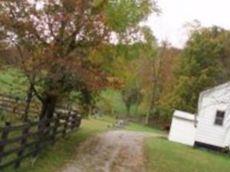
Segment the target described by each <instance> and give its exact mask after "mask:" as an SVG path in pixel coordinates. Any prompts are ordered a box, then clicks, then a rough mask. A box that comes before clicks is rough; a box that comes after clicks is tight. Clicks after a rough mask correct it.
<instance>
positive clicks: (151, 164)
mask: <svg viewBox="0 0 230 172" xmlns="http://www.w3.org/2000/svg"><path fill="white" fill-rule="evenodd" d="M145 146H146V154H147V156H148V157H147V158H148V163H147V167H148V171H149V172H227V171H230V157H227V156H224V155H222V154H217V153H213V152H207V151H201V150H198V149H194V148H190V147H187V146H184V145H180V144H176V143H172V142H169V141H167V140H166V139H160V138H149V139H147V141H146V145H145Z"/></svg>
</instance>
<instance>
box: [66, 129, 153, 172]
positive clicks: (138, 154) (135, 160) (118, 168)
mask: <svg viewBox="0 0 230 172" xmlns="http://www.w3.org/2000/svg"><path fill="white" fill-rule="evenodd" d="M148 136H150V135H149V134H146V133H140V132H130V131H109V132H107V133H104V134H101V135H98V136H94V137H92V138H90V139H88V140H86V141H85V142H84V143H82V144H81V146H80V147H78V151H77V155H76V157H75V159H74V160H72V162H69V163H68V164H67V165H66V167H64V169H62V170H61V172H145V171H146V170H145V161H146V159H145V155H144V150H143V143H144V138H145V137H148Z"/></svg>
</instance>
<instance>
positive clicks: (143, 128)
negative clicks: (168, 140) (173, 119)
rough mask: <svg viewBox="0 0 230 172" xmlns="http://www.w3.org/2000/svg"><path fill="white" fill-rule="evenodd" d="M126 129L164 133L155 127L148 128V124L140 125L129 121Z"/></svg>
mask: <svg viewBox="0 0 230 172" xmlns="http://www.w3.org/2000/svg"><path fill="white" fill-rule="evenodd" d="M126 130H130V131H140V132H150V133H157V134H165V133H164V132H163V131H160V130H158V129H155V128H150V127H148V126H144V125H140V124H137V123H130V124H129V125H128V126H127V127H126Z"/></svg>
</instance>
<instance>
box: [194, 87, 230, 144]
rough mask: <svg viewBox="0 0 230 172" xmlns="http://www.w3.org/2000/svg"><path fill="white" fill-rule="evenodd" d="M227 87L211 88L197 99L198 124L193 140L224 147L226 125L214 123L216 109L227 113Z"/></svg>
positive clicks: (228, 96) (229, 96) (226, 114)
mask: <svg viewBox="0 0 230 172" xmlns="http://www.w3.org/2000/svg"><path fill="white" fill-rule="evenodd" d="M228 90H229V88H225V87H224V88H221V89H213V90H212V91H209V92H207V93H206V94H204V95H202V97H201V98H200V101H199V109H198V110H199V111H198V114H199V116H198V125H197V131H196V137H195V140H196V141H198V142H202V143H206V144H209V145H213V146H218V147H225V139H226V127H224V125H223V126H218V125H215V124H214V121H215V118H216V112H217V110H222V111H225V119H227V118H228V114H229V103H230V101H229V99H230V92H229V91H228Z"/></svg>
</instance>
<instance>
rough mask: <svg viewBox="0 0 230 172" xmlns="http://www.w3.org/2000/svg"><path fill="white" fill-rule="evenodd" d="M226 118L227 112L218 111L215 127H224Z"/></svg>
mask: <svg viewBox="0 0 230 172" xmlns="http://www.w3.org/2000/svg"><path fill="white" fill-rule="evenodd" d="M224 116H225V111H220V110H218V111H217V112H216V119H215V125H219V126H222V125H223V123H224Z"/></svg>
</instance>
